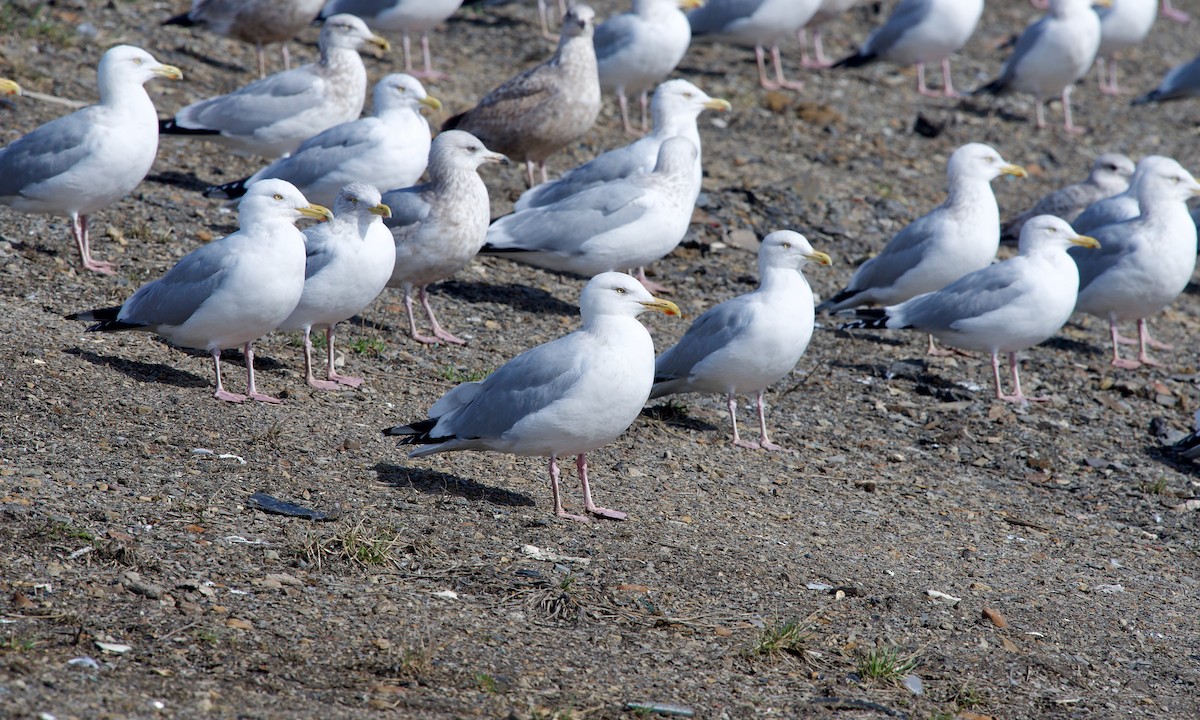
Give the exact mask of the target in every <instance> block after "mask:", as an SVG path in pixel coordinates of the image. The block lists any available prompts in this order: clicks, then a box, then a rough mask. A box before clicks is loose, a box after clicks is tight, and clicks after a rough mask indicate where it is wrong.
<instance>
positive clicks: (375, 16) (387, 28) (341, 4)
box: [321, 0, 463, 80]
mask: <svg viewBox="0 0 1200 720" xmlns="http://www.w3.org/2000/svg"><path fill="white" fill-rule="evenodd" d="M462 4H463V0H329V1H328V2H327V3H326V4H325V8H324V9H323V10H322V11H321V14H322V15H325V16H328V15H336V14H338V13H350V14H351V15H357V16H358V17H360V18H362V19H363V20H364V21H366V23H367V24H368V25H370V26H371V27H373V28H375V29H376V30H380V31H383V32H398V33H402V34H403V43H404V72H406V73H409V74H410V75H415V76H416V77H421V78H426V79H429V80H435V79H437V78H444V77H446V75H445V74H444V73H440V72H437V71H436V70H434V69H433V61H432V59H431V58H430V56H429V31H430V30H432V29H434V28H435V27H437V26H438V25H441V24H442V23H443V22H445V21H446V20H447V19H448V18H449V17H450V16H451V15H453V14H454V11H456V10H458V8H459V7H460V6H461V5H462ZM417 34H420V36H421V53H422V54H423V55H424V59H425V69H424V70H414V69H413V63H412V46H411V40H410V37H411V36H412V35H417Z"/></svg>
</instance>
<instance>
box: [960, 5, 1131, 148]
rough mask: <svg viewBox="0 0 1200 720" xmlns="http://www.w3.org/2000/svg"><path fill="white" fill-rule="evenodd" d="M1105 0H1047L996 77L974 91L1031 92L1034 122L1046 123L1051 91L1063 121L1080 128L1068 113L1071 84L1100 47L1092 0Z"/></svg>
mask: <svg viewBox="0 0 1200 720" xmlns="http://www.w3.org/2000/svg"><path fill="white" fill-rule="evenodd" d="M1093 2H1095V3H1096V4H1097V5H1099V4H1101V3H1102V2H1103V3H1107V2H1108V0H1050V11H1049V12H1048V13H1047V14H1046V15H1045V17H1043V18H1041V19H1040V20H1038V21H1037V22H1035V23H1033V24H1032V25H1030V26H1029V27H1027V28H1026V29H1025V32H1023V33H1021V37H1020V38H1018V39H1017V46H1016V48H1015V49H1014V50H1013V54H1012V56H1011V57H1009V59H1008V62H1006V63H1005V64H1004V69H1003V70H1001V72H1000V77H998V78H996V79H995V80H993V81H992V82H990V83H988V84H987V85H984V86H983V87H981V88H979V89H978V90H976V91H975V94H980V93H992V94H996V95H999V94H1003V93H1007V92H1011V91H1015V92H1021V93H1027V94H1029V95H1032V96H1033V101H1034V107H1035V109H1036V116H1037V127H1038V128H1044V127H1045V126H1046V117H1045V110H1044V108H1043V107H1042V106H1043V104H1044V103H1045V102H1046V101H1047V100H1048V99H1049V98H1051V97H1053V96H1054V95H1058V94H1061V95H1062V101H1063V127H1064V129H1066V131H1067V132H1070V133H1073V132H1083V128H1078V127H1076V126H1075V124H1074V122H1073V121H1072V118H1071V87H1072V86H1073V85H1074V83H1075V81H1076V80H1078V79H1080V78H1081V77H1083V76H1084V75H1086V74H1087V71H1088V68H1090V67H1091V66H1092V62H1093V61H1094V60H1095V59H1096V51H1097V50H1099V49H1100V18H1099V17H1098V16H1097V15H1096V13H1095V11H1093V10H1092V4H1093Z"/></svg>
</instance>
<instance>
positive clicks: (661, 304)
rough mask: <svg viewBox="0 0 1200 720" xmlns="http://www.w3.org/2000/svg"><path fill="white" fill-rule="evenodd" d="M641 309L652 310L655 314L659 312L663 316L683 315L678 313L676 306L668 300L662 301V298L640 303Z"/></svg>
mask: <svg viewBox="0 0 1200 720" xmlns="http://www.w3.org/2000/svg"><path fill="white" fill-rule="evenodd" d="M642 307H644V308H646V309H647V310H654V311H655V312H660V313H662V314H663V315H674V316H675V317H683V313H681V312H679V306H678V305H676V304H675V303H673V302H671V301H670V300H663V299H662V298H654V299H653V300H650V301H649V302H642Z"/></svg>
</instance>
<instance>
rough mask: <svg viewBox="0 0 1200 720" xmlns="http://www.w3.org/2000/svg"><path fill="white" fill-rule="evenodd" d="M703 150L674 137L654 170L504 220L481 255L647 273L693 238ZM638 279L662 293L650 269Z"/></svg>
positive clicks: (564, 267)
mask: <svg viewBox="0 0 1200 720" xmlns="http://www.w3.org/2000/svg"><path fill="white" fill-rule="evenodd" d="M696 153H697V151H696V146H695V145H693V144H692V143H691V141H690V140H688V139H687V138H684V137H678V136H677V137H673V138H670V139H669V140H667V141H666V142H664V143H663V144H662V147H661V148H660V149H659V152H658V163H657V165H655V167H654V172H652V173H650V174H649V175H634V176H633V177H629V178H624V179H620V180H613V181H612V182H608V183H605V184H603V185H597V186H595V187H592V188H589V189H587V190H584V191H583V192H580V193H577V194H575V195H570V196H568V197H566V198H563V199H562V200H559V201H558V202H555V203H551V204H549V205H543V206H541V207H535V208H530V209H528V210H519V211H517V212H514V213H512V214H511V215H505V216H504V217H502V218H499V219H497V220H496V221H495V222H494V223H492V225H491V227H489V228H488V231H487V244H486V245H484V246H483V248H482V250H481V251H480V252H481V253H482V254H487V255H501V256H503V257H506V258H508V259H509V260H516V261H517V262H521V263H525V264H526V265H534V266H536V267H542V268H548V269H550V270H556V271H558V272H570V273H575V274H576V275H582V276H583V277H592V276H593V275H598V274H600V273H602V272H605V271H608V270H624V269H627V268H635V267H636V268H643V267H644V266H645V265H648V264H649V263H652V262H654V261H655V260H659V259H661V258H662V257H664V256H665V255H667V254H668V253H670V252H671V251H672V250H674V249H675V246H676V245H678V244H679V241H680V240H682V239H683V236H684V235H685V234H686V233H687V229H688V225H689V224H690V223H691V219H692V210H693V209H694V207H695V204H696V190H697V188H696V187H695V185H694V184H693V183H692V169H693V168H694V166H695V161H696ZM638 279H639V280H641V281H642V283H643V284H645V285H647V286H651V287H650V288H649V289H650V290H651V292H654V291H655V287H653V286H654V285H655V284H654V283H652V282H651V281H650V280H648V279H647V278H646V276H645V271H644V270H641V271H639V274H638ZM661 289H662V288H658V290H661Z"/></svg>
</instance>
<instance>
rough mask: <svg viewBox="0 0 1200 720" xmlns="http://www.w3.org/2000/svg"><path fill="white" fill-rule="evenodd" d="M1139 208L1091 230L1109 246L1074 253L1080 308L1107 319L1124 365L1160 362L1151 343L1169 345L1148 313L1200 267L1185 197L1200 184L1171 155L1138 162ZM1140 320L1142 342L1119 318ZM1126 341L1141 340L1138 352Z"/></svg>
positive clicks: (1116, 358)
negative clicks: (1123, 348) (1122, 329)
mask: <svg viewBox="0 0 1200 720" xmlns="http://www.w3.org/2000/svg"><path fill="white" fill-rule="evenodd" d="M1139 169H1140V170H1141V171H1142V177H1141V178H1139V181H1138V184H1137V199H1138V209H1139V210H1140V213H1141V214H1140V215H1138V217H1136V218H1133V219H1130V220H1125V221H1122V222H1118V223H1114V224H1111V225H1105V226H1103V227H1099V228H1096V229H1095V230H1093V231H1092V234H1093V235H1095V237H1096V239H1097V240H1099V241H1100V244H1101V245H1102V246H1103V250H1102V251H1101V252H1099V253H1089V254H1077V253H1071V256H1072V257H1074V258H1075V262H1076V263H1077V264H1078V265H1079V300H1078V301H1077V302H1076V304H1075V310H1076V312H1082V313H1087V314H1088V315H1095V316H1096V317H1099V318H1103V319H1105V320H1108V326H1109V332H1110V334H1111V335H1112V345H1113V356H1112V364H1113V366H1114V367H1119V368H1136V367H1138V366H1140V365H1159V364H1160V363H1158V362H1157V361H1155V360H1153V359H1151V358H1150V356H1149V355H1148V354H1147V352H1146V348H1147V346H1150V347H1156V348H1161V349H1164V350H1170V349H1171V346H1170V345H1165V344H1163V343H1160V342H1157V341H1155V340H1153V339H1152V338H1151V337H1150V331H1149V328H1148V327H1147V325H1146V318H1147V317H1149V316H1151V315H1153V314H1155V313H1157V312H1159V311H1160V310H1162V309H1163V308H1165V307H1166V306H1167V305H1169V304H1171V302H1173V301H1174V300H1175V298H1176V297H1178V296H1179V294H1180V293H1181V292H1183V290H1184V288H1186V287H1187V284H1188V281H1189V280H1191V278H1192V272H1193V270H1195V267H1196V224H1195V223H1194V222H1192V218H1191V215H1190V214H1189V212H1188V207H1187V204H1186V203H1187V201H1188V200H1189V199H1190V198H1192V197H1195V196H1197V195H1200V183H1197V182H1196V179H1195V178H1193V177H1192V175H1191V174H1190V173H1189V172H1188V171H1187V170H1184V169H1183V166H1181V165H1180V164H1179V163H1177V162H1175V161H1174V160H1172V159H1170V158H1165V157H1160V156H1154V155H1151V156H1149V157H1147V158H1143V159H1142V161H1141V163H1139ZM1127 320H1137V327H1138V338H1137V340H1136V341H1134V340H1130V339H1127V338H1123V337H1122V336H1121V335H1120V333H1118V331H1117V324H1118V323H1120V322H1123V321H1127ZM1122 342H1126V343H1133V342H1136V343H1137V345H1138V359H1137V360H1136V361H1133V360H1126V359H1124V358H1122V357H1121V354H1120V350H1119V345H1120V343H1122Z"/></svg>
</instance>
